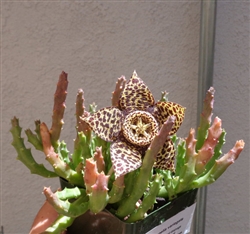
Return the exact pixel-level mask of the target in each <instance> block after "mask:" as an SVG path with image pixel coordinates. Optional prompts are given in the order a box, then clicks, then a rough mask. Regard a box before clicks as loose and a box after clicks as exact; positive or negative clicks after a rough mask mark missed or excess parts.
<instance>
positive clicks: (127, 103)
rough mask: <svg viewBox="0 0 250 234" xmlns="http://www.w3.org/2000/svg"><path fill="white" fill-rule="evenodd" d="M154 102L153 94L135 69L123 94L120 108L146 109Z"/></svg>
mask: <svg viewBox="0 0 250 234" xmlns="http://www.w3.org/2000/svg"><path fill="white" fill-rule="evenodd" d="M154 102H155V101H154V97H153V94H152V93H151V91H150V90H149V88H148V87H147V86H146V85H145V84H144V82H143V81H142V79H141V78H139V77H138V75H137V73H136V72H135V71H134V73H133V75H132V77H131V78H130V79H129V81H128V82H127V83H126V85H125V88H124V90H123V92H122V94H121V97H120V100H119V108H120V109H121V110H135V109H136V110H145V109H146V108H147V107H148V106H151V105H153V104H154Z"/></svg>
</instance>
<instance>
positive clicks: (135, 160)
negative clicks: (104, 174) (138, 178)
mask: <svg viewBox="0 0 250 234" xmlns="http://www.w3.org/2000/svg"><path fill="white" fill-rule="evenodd" d="M110 156H111V161H112V164H113V167H114V171H115V177H116V178H117V177H119V176H121V175H125V174H127V173H129V172H131V171H134V170H136V169H137V168H139V167H140V166H141V164H142V161H141V154H140V152H139V151H138V150H137V149H136V148H134V147H132V146H131V145H129V144H127V143H126V142H125V141H117V142H114V143H113V144H112V145H111V147H110Z"/></svg>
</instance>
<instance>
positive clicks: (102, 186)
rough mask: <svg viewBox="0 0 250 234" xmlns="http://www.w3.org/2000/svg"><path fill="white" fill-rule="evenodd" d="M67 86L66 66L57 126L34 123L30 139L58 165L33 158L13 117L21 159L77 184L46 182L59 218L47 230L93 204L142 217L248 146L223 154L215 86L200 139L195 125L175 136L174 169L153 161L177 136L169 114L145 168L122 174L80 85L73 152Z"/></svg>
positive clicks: (208, 178)
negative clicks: (91, 122)
mask: <svg viewBox="0 0 250 234" xmlns="http://www.w3.org/2000/svg"><path fill="white" fill-rule="evenodd" d="M124 80H125V78H124V77H121V78H119V79H118V82H117V85H116V89H115V91H114V92H113V96H112V104H113V105H114V106H116V105H117V103H118V98H119V95H120V93H121V91H122V89H123V88H124ZM67 86H68V81H67V74H66V73H65V72H62V74H61V75H60V77H59V81H58V84H57V89H56V92H55V96H54V108H53V115H52V126H51V128H50V129H49V128H48V127H47V125H46V124H45V123H43V122H40V121H35V131H34V132H32V131H31V130H29V129H28V130H26V131H25V133H26V135H27V139H28V141H29V142H30V143H31V145H32V146H33V147H34V148H35V149H36V150H38V151H42V152H44V154H45V159H46V160H47V161H48V162H49V163H50V164H51V166H52V169H53V171H52V170H49V169H47V168H45V166H44V165H43V164H38V163H37V162H36V161H35V160H34V158H33V156H32V153H31V149H29V148H27V147H26V146H25V143H24V139H23V138H22V136H21V130H22V129H21V127H20V125H19V120H18V119H17V118H16V117H14V118H13V119H12V120H11V124H12V128H11V133H12V136H13V142H12V145H13V146H14V147H15V149H16V151H17V154H18V156H17V159H18V160H20V161H21V162H22V163H24V164H25V166H26V167H28V168H29V169H30V171H31V173H32V174H37V175H40V176H43V177H47V178H51V177H56V176H58V177H61V178H64V179H65V180H67V181H68V182H69V183H70V184H72V185H73V186H72V187H73V188H64V189H63V190H62V191H56V192H52V191H51V189H50V188H46V187H45V188H44V190H43V192H44V195H45V196H46V198H47V200H48V202H49V203H50V204H52V206H53V207H54V208H55V210H56V211H57V212H58V213H59V216H58V219H57V220H56V221H55V223H54V224H53V225H52V226H51V227H49V228H48V229H47V230H46V233H60V232H61V231H63V230H65V229H66V228H67V227H68V226H70V225H71V224H72V222H73V221H74V219H75V218H76V217H78V216H80V215H81V214H84V213H85V212H86V211H88V210H90V211H91V212H93V213H98V212H100V211H102V210H103V209H105V208H107V209H109V210H110V212H112V213H114V215H116V216H117V217H119V218H120V219H122V220H124V221H126V222H130V223H131V222H136V221H138V220H141V219H143V218H145V217H146V216H147V214H148V212H150V210H152V207H153V205H154V203H155V202H156V198H157V197H163V198H165V199H166V200H171V199H173V198H175V197H176V196H177V195H178V194H179V193H182V192H185V191H188V190H192V189H196V188H200V187H202V186H206V185H208V184H210V183H212V182H214V181H215V180H217V179H218V178H219V177H220V176H221V174H222V173H223V172H224V171H225V170H226V169H227V167H228V166H229V165H231V164H232V163H233V162H234V161H235V160H236V159H237V158H238V156H239V154H240V152H241V151H242V149H243V148H244V141H243V140H240V141H237V142H236V144H235V146H234V147H233V148H232V149H231V150H230V151H229V152H228V153H227V154H225V155H224V156H222V157H220V155H221V154H222V152H221V148H222V146H223V144H224V142H225V140H224V138H225V130H224V129H222V128H221V120H220V119H219V118H218V117H216V118H215V119H214V120H213V121H212V110H213V101H214V89H213V88H210V89H209V90H208V92H207V94H206V98H205V100H204V108H203V112H202V114H201V119H200V126H199V128H198V132H197V139H196V136H195V135H196V134H195V130H194V129H191V130H190V132H189V135H188V137H187V138H186V139H185V140H184V139H178V138H177V137H176V135H174V136H172V141H173V142H174V143H175V146H176V167H175V172H174V173H173V172H171V171H168V170H160V169H154V167H153V166H154V163H155V160H156V156H157V153H158V152H159V150H160V149H161V148H162V147H163V144H164V143H165V142H166V140H167V139H168V138H169V137H170V134H169V133H170V131H171V129H172V126H173V124H174V122H175V117H174V116H170V117H169V118H168V119H167V121H166V122H165V123H164V124H163V125H162V127H161V129H160V130H159V132H158V133H157V134H156V136H155V137H154V139H153V140H152V141H151V143H150V146H149V147H148V149H147V151H146V153H145V156H144V158H143V161H142V165H141V167H140V168H139V169H137V170H135V171H132V172H130V173H128V174H126V175H122V176H120V177H118V178H116V177H115V176H114V170H113V166H112V163H111V160H110V150H109V147H110V143H109V142H106V141H104V140H102V139H100V138H99V137H97V136H96V135H95V134H94V133H93V132H92V131H91V129H90V127H89V126H88V125H87V124H86V123H85V122H84V121H82V118H81V117H82V116H88V115H89V112H87V111H86V110H85V107H84V97H83V91H82V90H81V89H80V90H78V93H77V97H76V112H75V116H76V138H75V140H74V150H73V153H72V154H70V152H69V151H68V149H67V146H66V143H65V142H64V141H61V140H60V133H61V129H62V126H63V124H64V122H63V115H64V110H65V99H66V95H67ZM162 101H167V98H166V93H162ZM95 108H96V107H95V106H94V105H91V106H90V112H94V111H95Z"/></svg>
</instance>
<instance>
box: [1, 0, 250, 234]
mask: <svg viewBox="0 0 250 234" xmlns="http://www.w3.org/2000/svg"><path fill="white" fill-rule="evenodd" d="M246 6H247V4H246V3H245V4H244V3H242V4H240V3H238V4H229V5H227V4H226V3H224V4H220V5H219V11H218V13H219V12H220V11H225V13H224V12H223V13H224V14H221V15H220V17H218V20H217V26H218V27H219V29H218V30H217V32H218V37H217V44H216V63H217V65H216V66H215V79H216V80H215V88H216V89H217V93H216V113H215V114H216V115H219V116H220V117H222V118H223V119H224V122H223V123H224V127H225V128H226V129H227V130H228V136H227V139H228V140H227V142H228V143H229V145H230V146H232V145H233V143H234V141H235V140H236V139H238V138H244V139H245V140H246V141H247V137H248V133H249V130H247V126H248V123H249V121H248V120H249V117H248V116H247V114H245V113H246V110H248V112H247V113H249V109H247V108H249V103H248V101H249V100H248V91H249V86H248V84H247V82H248V75H247V72H248V70H247V69H248V66H247V65H246V63H247V62H246V61H247V59H248V57H247V56H248V54H247V45H248V44H247V42H246V40H247V39H248V34H247V32H246V30H247V29H248V28H247V23H248V21H247V20H248V19H246V18H247V16H245V17H244V14H245V15H246V14H247V7H246ZM243 12H244V14H242V13H243ZM1 13H2V129H1V131H2V139H1V140H2V145H1V147H2V150H1V173H2V174H1V183H2V186H1V216H0V219H1V224H2V225H3V226H4V231H5V232H4V233H27V232H28V230H29V228H30V225H31V223H32V220H33V217H34V216H35V214H36V212H37V211H38V209H39V207H40V206H41V205H42V203H43V201H44V195H43V194H42V189H43V186H49V185H51V186H52V188H53V189H56V188H57V187H58V185H59V184H58V180H57V179H50V180H49V179H43V178H41V177H38V176H36V175H30V172H29V171H28V169H27V168H26V167H25V166H24V165H23V164H22V163H21V162H19V161H17V160H15V158H16V152H15V150H14V148H13V147H12V146H11V145H10V142H11V135H10V133H9V129H10V119H11V118H12V117H13V116H17V117H19V118H20V124H21V126H22V127H23V130H24V129H27V128H31V129H34V124H33V121H34V120H36V119H41V121H44V122H46V123H47V124H48V125H50V123H51V122H50V121H51V113H52V112H51V110H52V101H53V93H54V90H55V85H56V82H57V79H58V76H59V74H60V72H61V71H62V70H65V71H66V72H67V73H68V74H69V76H68V79H69V88H68V97H67V102H66V105H67V109H66V113H65V119H64V120H65V126H64V129H63V132H62V138H63V139H65V141H66V142H68V145H69V149H72V145H73V138H74V137H75V129H74V124H75V122H74V102H75V95H76V92H77V89H78V88H83V89H84V92H85V99H86V105H88V104H90V103H92V102H93V101H95V102H96V103H97V104H98V106H99V107H103V106H107V105H109V104H110V96H111V92H112V91H113V89H114V82H115V80H116V78H117V77H118V76H120V75H122V74H123V75H125V76H126V77H129V76H130V75H131V74H132V72H133V70H134V69H136V70H137V72H138V74H139V76H140V77H141V78H143V80H144V81H145V83H146V84H147V85H148V86H149V87H150V89H151V91H152V92H153V94H154V95H155V97H156V99H157V98H159V97H160V91H163V90H167V91H168V92H170V95H169V99H170V100H174V101H176V102H178V103H180V104H182V105H184V106H186V107H187V112H186V118H185V122H184V124H183V125H182V127H181V129H180V131H179V135H180V136H183V137H184V136H185V135H186V134H187V132H188V130H189V128H190V127H191V126H195V124H196V106H197V101H196V99H197V72H198V54H199V53H198V49H199V16H200V15H199V14H200V3H199V2H158V3H155V2H154V3H153V2H144V3H142V2H103V3H90V2H88V3H80V2H74V3H67V2H61V3H59V2H3V3H2V12H1ZM232 13H233V15H234V16H235V17H236V18H235V20H234V19H231V21H232V23H233V24H234V25H235V27H237V30H236V29H232V28H231V26H230V23H229V22H231V21H230V20H228V19H230V16H227V17H228V18H227V17H226V16H225V14H232ZM224 24H225V25H227V27H224ZM230 32H233V35H234V37H233V38H232V39H230V37H229V36H231V33H230ZM238 40H239V41H238ZM231 44H233V45H234V47H233V48H234V50H233V51H232V52H231V54H230V56H228V50H229V51H231V49H232V47H231ZM238 51H239V52H238ZM236 52H237V53H236ZM236 54H238V56H237V58H238V59H237V64H236V61H235V59H232V57H233V56H236ZM242 56H245V57H244V59H243V57H242ZM238 63H239V64H238ZM233 64H234V65H233ZM243 68H244V69H245V70H244V72H243V70H242V69H243ZM228 69H231V70H230V71H227V70H228ZM237 71H238V72H237ZM223 72H224V73H223ZM225 76H226V77H229V78H228V81H230V82H228V81H225V82H224V81H223V80H224V79H225V78H224V77H225ZM235 77H237V78H238V79H237V80H236V79H235ZM229 79H230V80H229ZM225 85H226V88H225ZM235 86H237V87H238V88H237V89H235V88H232V87H235ZM239 92H240V93H241V95H242V96H243V97H242V98H239V97H238V96H237V95H238V93H239ZM225 97H227V98H226V99H225ZM232 97H234V98H233V99H232ZM228 99H232V103H233V104H234V107H235V109H234V110H232V104H231V103H230V102H228V101H227V100H228ZM242 99H244V100H245V101H242ZM243 111H244V112H243ZM238 113H241V114H240V116H238ZM231 114H232V117H231ZM243 123H244V124H243ZM235 125H237V127H235ZM237 131H238V132H237ZM243 131H244V132H243ZM248 141H249V139H248ZM230 146H228V148H227V149H229V148H230ZM225 151H226V150H225ZM33 152H34V156H35V158H36V160H37V161H38V162H43V159H44V155H43V154H42V153H36V152H35V151H33ZM248 157H249V153H247V151H245V152H244V154H242V156H241V158H240V160H239V161H238V162H237V163H235V165H234V166H233V168H231V169H229V172H226V175H224V176H223V177H222V178H221V179H220V181H218V182H216V184H214V185H212V186H211V188H209V191H208V209H207V212H208V214H207V227H206V228H207V231H206V232H207V233H218V232H221V233H230V232H231V231H232V230H234V231H232V233H244V231H245V230H247V229H246V228H247V224H246V220H247V217H246V216H247V214H248V213H247V212H248V208H247V207H248V206H246V205H244V202H245V203H247V201H248V198H249V195H248V194H247V191H248V190H247V189H246V185H245V184H244V183H242V181H244V182H246V177H247V173H248V172H244V170H245V171H247V168H246V167H247V162H248V161H247V159H248ZM243 172H244V173H243ZM248 178H249V177H248ZM222 186H223V187H222ZM235 188H237V189H235ZM240 191H242V193H241V192H240ZM244 192H245V193H244ZM236 196H237V198H235V197H236ZM235 199H236V200H235ZM229 202H231V204H229ZM214 206H215V208H216V209H215V208H214ZM216 210H217V211H216ZM236 211H237V213H236V214H237V216H236V218H235V215H234V214H235V213H234V212H236ZM243 214H245V217H241V216H243ZM221 216H223V218H221ZM231 219H233V221H234V223H235V224H234V225H233V224H232V223H231V221H230V220H231ZM243 225H245V226H243ZM235 227H236V228H237V229H233V228H235ZM239 228H240V229H239ZM236 230H237V231H236ZM248 230H249V229H248Z"/></svg>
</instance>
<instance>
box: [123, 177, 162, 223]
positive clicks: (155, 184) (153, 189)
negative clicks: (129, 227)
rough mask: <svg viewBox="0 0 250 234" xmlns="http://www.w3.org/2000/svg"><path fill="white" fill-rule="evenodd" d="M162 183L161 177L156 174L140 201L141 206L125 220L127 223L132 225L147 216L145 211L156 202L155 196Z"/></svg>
mask: <svg viewBox="0 0 250 234" xmlns="http://www.w3.org/2000/svg"><path fill="white" fill-rule="evenodd" d="M161 183H162V176H161V175H160V174H156V175H155V176H154V179H153V181H152V182H151V183H150V188H149V191H148V192H147V194H146V195H144V198H143V200H142V204H141V205H140V207H139V208H138V209H137V210H135V212H133V213H132V214H131V215H130V217H129V218H128V219H127V220H126V222H128V223H134V222H136V221H138V220H141V219H143V218H145V217H146V216H147V211H148V210H149V209H151V208H152V207H153V205H154V203H155V202H156V196H157V194H158V192H159V190H160V186H161Z"/></svg>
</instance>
